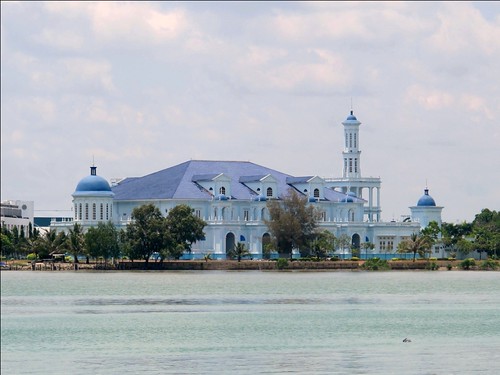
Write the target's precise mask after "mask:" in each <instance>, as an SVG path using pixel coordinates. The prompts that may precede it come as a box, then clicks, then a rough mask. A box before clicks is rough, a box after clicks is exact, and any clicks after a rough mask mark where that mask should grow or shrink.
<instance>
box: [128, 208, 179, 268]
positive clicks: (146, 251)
mask: <svg viewBox="0 0 500 375" xmlns="http://www.w3.org/2000/svg"><path fill="white" fill-rule="evenodd" d="M132 219H133V222H132V223H130V224H128V226H127V239H128V241H129V244H130V248H129V250H130V253H129V254H127V255H129V257H130V258H131V259H139V258H140V259H144V260H145V262H146V267H147V264H148V262H149V258H150V257H151V255H153V253H159V254H165V251H166V250H168V249H169V248H171V246H172V243H173V241H172V239H171V237H170V235H169V232H168V230H167V223H166V220H165V218H164V217H163V216H162V215H161V212H160V210H159V209H158V208H157V207H155V206H154V205H153V204H145V205H142V206H139V207H136V208H134V209H133V210H132Z"/></svg>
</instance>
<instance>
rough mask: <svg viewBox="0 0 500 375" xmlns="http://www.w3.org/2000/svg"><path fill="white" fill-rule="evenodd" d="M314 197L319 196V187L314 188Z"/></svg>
mask: <svg viewBox="0 0 500 375" xmlns="http://www.w3.org/2000/svg"><path fill="white" fill-rule="evenodd" d="M314 198H319V189H314Z"/></svg>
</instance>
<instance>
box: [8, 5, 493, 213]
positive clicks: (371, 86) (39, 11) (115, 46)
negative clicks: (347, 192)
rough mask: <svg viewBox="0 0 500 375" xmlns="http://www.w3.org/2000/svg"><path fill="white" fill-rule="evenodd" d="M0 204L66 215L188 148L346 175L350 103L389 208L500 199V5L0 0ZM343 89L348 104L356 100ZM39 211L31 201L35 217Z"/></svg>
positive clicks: (197, 155)
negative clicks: (85, 181)
mask: <svg viewBox="0 0 500 375" xmlns="http://www.w3.org/2000/svg"><path fill="white" fill-rule="evenodd" d="M1 17H2V25H1V86H2V87H1V146H2V148H1V198H2V200H7V199H9V200H10V199H13V200H16V199H20V200H33V201H35V210H70V209H71V199H72V198H71V194H72V193H73V192H74V190H75V187H76V184H77V183H78V181H79V180H80V179H81V178H83V177H84V176H86V175H88V174H89V167H90V165H91V164H92V160H93V159H94V160H95V164H96V166H97V167H98V168H97V173H98V174H99V175H101V176H103V177H104V178H106V179H107V180H110V179H111V178H116V177H132V176H143V175H146V174H149V173H151V172H155V171H158V170H161V169H164V168H167V167H170V166H173V165H176V164H179V163H182V162H184V161H187V160H190V159H203V160H240V161H252V162H254V163H256V164H260V165H263V166H266V167H269V168H273V169H276V170H279V171H281V172H284V173H288V174H291V175H294V176H305V175H318V176H321V177H340V176H341V174H342V150H343V142H342V140H343V127H342V125H341V122H342V121H343V120H345V118H346V117H347V115H348V113H349V110H350V107H351V100H352V105H353V109H354V113H355V115H356V116H357V118H358V120H360V121H361V122H362V125H361V126H360V149H361V151H362V153H361V172H362V174H363V175H364V176H366V177H370V176H377V177H378V176H379V177H381V179H382V191H381V201H382V202H381V203H382V209H383V213H382V217H383V219H384V220H391V219H393V218H394V219H396V220H399V219H400V218H401V215H407V214H409V213H410V210H409V208H408V207H409V206H412V205H415V204H416V202H417V200H418V198H419V197H420V196H421V195H422V194H423V190H424V188H425V186H426V184H427V186H428V187H429V189H430V195H431V196H432V197H433V198H434V199H435V200H436V203H437V204H438V205H439V206H444V209H443V220H444V221H446V222H453V223H456V222H457V221H459V222H461V221H464V220H466V221H472V220H473V219H474V216H475V214H477V213H479V212H480V211H481V209H483V208H490V209H493V210H500V3H498V2H487V3H480V2H479V3H472V2H442V3H435V2H408V3H405V2H403V3H401V2H386V3H385V2H384V3H378V2H362V3H351V2H331V3H328V2H318V3H312V2H305V3H300V2H293V3H287V2H274V3H273V2H241V3H240V2H235V3H228V2H216V3H211V2H189V3H183V2H151V3H148V2H137V3H135V2H125V3H119V2H95V3H94V2H81V3H79V2H49V3H43V2H4V1H2V2H1ZM351 98H352V99H351ZM38 212H40V211H38Z"/></svg>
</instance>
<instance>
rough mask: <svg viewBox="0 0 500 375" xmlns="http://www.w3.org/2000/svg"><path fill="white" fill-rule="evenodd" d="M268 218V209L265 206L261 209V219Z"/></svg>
mask: <svg viewBox="0 0 500 375" xmlns="http://www.w3.org/2000/svg"><path fill="white" fill-rule="evenodd" d="M265 219H266V209H265V208H263V209H262V210H261V211H260V220H265Z"/></svg>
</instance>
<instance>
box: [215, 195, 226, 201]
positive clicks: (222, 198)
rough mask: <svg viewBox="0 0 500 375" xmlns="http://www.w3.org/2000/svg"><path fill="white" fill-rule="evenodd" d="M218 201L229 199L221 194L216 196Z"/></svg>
mask: <svg viewBox="0 0 500 375" xmlns="http://www.w3.org/2000/svg"><path fill="white" fill-rule="evenodd" d="M215 200H216V201H227V197H226V196H225V195H224V194H219V195H216V196H215Z"/></svg>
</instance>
